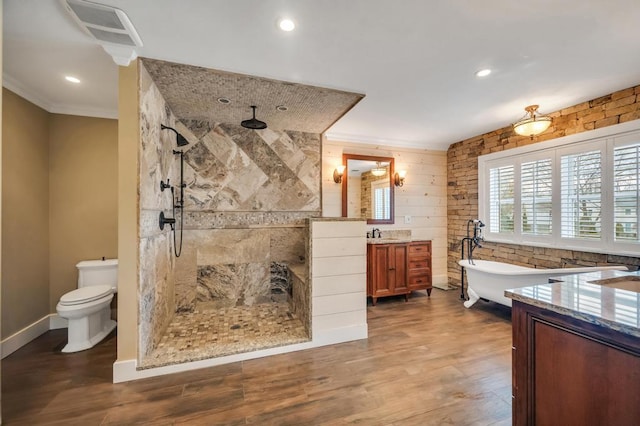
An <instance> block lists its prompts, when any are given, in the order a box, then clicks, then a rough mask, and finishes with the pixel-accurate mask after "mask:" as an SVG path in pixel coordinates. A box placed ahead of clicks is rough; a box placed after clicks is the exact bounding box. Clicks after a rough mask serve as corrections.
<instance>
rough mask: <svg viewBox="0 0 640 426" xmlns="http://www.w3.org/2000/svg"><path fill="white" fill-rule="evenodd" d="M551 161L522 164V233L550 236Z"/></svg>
mask: <svg viewBox="0 0 640 426" xmlns="http://www.w3.org/2000/svg"><path fill="white" fill-rule="evenodd" d="M551 164H552V162H551V159H550V158H546V159H543V160H537V161H531V162H527V163H522V167H521V172H520V185H521V191H522V192H521V195H520V201H521V205H522V213H521V220H522V233H523V234H531V235H551V230H552V227H553V224H552V220H551V218H552V203H551V201H552V200H551V198H552V171H553V170H552V168H551Z"/></svg>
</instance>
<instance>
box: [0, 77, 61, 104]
mask: <svg viewBox="0 0 640 426" xmlns="http://www.w3.org/2000/svg"><path fill="white" fill-rule="evenodd" d="M2 86H3V87H5V88H7V89H8V90H11V91H12V92H13V93H15V94H16V95H19V96H20V97H22V98H24V99H26V100H28V101H29V102H31V103H33V104H36V105H37V106H39V107H40V108H42V109H44V110H45V111H48V112H51V106H52V103H51V101H50V100H49V99H47V98H45V97H43V96H40V95H37V94H35V93H33V92H32V91H31V90H29V89H28V88H26V87H25V86H24V85H22V83H20V82H19V81H18V80H17V79H15V78H13V77H11V76H10V75H9V74H7V73H6V72H4V73H3V74H2Z"/></svg>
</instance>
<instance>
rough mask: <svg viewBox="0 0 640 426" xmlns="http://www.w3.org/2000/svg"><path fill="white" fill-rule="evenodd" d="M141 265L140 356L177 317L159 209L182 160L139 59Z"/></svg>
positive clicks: (171, 261) (168, 243)
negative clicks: (164, 185) (162, 187)
mask: <svg viewBox="0 0 640 426" xmlns="http://www.w3.org/2000/svg"><path fill="white" fill-rule="evenodd" d="M139 78H140V84H139V88H140V147H139V149H140V175H139V179H140V181H139V188H138V193H139V203H140V204H139V209H140V219H139V220H140V241H139V243H140V247H139V248H140V268H139V288H138V301H139V308H138V311H139V312H138V336H139V342H138V347H139V350H138V356H139V358H140V359H142V358H144V357H145V356H146V355H148V354H149V352H150V351H152V350H153V348H155V347H156V345H157V344H158V343H159V341H160V339H161V337H162V334H163V333H164V330H165V329H166V327H167V325H168V324H169V322H170V321H171V319H172V317H173V313H174V311H175V309H174V305H175V302H174V297H175V296H174V280H175V274H174V270H175V258H174V256H173V251H172V250H173V249H172V247H173V245H172V244H173V242H172V239H171V234H170V232H169V229H168V227H166V228H165V229H164V231H160V229H159V226H158V216H159V214H160V212H161V211H164V212H165V214H166V215H168V216H172V215H173V214H172V211H171V203H172V200H171V193H170V192H169V191H166V190H165V191H164V192H161V191H160V181H165V182H166V180H167V179H170V181H171V182H177V180H178V176H179V169H178V162H177V161H176V158H175V155H174V154H173V149H174V147H175V134H174V133H173V132H168V131H162V130H161V129H160V124H165V125H168V126H172V127H173V125H174V124H175V118H174V116H173V114H172V113H171V110H170V109H169V108H168V106H167V105H166V102H165V101H164V99H163V97H162V94H161V93H160V92H159V90H158V87H157V86H156V85H155V83H154V82H153V81H152V80H151V77H150V76H149V74H148V73H147V71H146V69H145V68H144V66H143V65H142V64H140V75H139Z"/></svg>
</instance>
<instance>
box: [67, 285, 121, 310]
mask: <svg viewBox="0 0 640 426" xmlns="http://www.w3.org/2000/svg"><path fill="white" fill-rule="evenodd" d="M110 294H113V288H112V287H111V286H110V285H95V286H90V287H82V288H79V289H76V290H73V291H70V292H69V293H66V294H64V295H63V296H62V297H61V298H60V305H63V306H74V305H81V304H83V303H88V302H92V301H94V300H98V299H100V298H102V297H105V296H108V295H110Z"/></svg>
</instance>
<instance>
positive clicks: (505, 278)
mask: <svg viewBox="0 0 640 426" xmlns="http://www.w3.org/2000/svg"><path fill="white" fill-rule="evenodd" d="M458 264H459V265H460V266H462V267H464V269H465V270H466V271H467V295H468V296H469V300H467V301H466V302H464V306H465V307H466V308H470V307H471V306H473V304H474V303H476V302H477V301H478V299H479V298H483V299H489V300H492V301H494V302H497V303H501V304H503V305H505V306H511V299H509V298H507V297H504V291H505V290H507V289H509V288H518V287H525V286H528V285H534V284H545V283H548V282H549V278H552V277H557V276H560V275H570V274H579V273H582V272H593V271H604V270H621V271H626V270H627V267H625V266H591V267H581V268H558V269H537V268H527V267H525V266H518V265H511V264H509V263H502V262H493V261H490V260H474V261H473V264H471V263H470V262H469V261H468V260H466V259H465V260H460V261H459V262H458Z"/></svg>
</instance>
